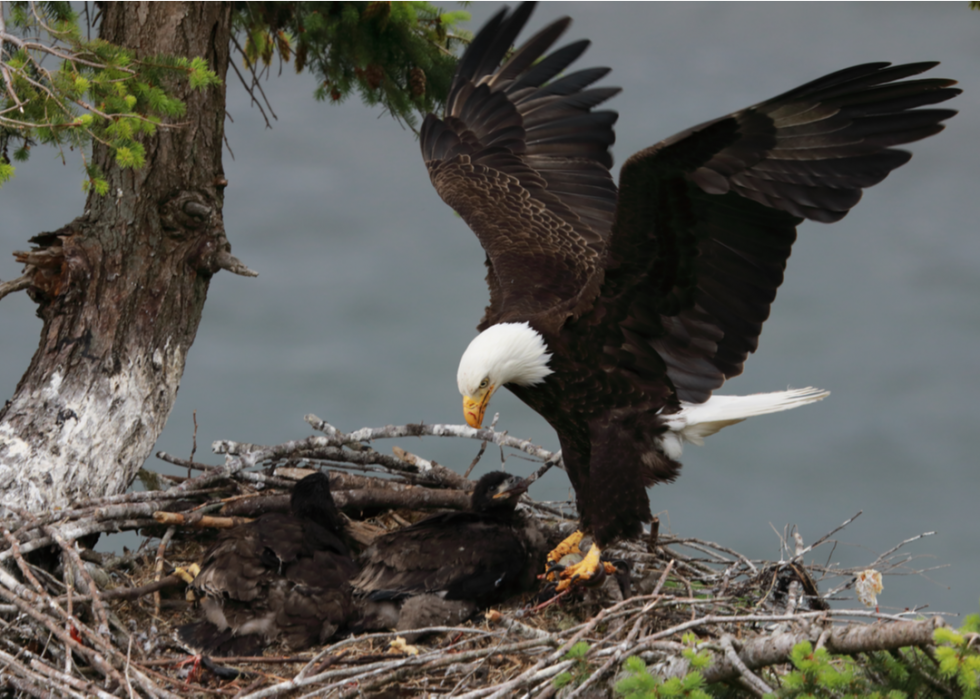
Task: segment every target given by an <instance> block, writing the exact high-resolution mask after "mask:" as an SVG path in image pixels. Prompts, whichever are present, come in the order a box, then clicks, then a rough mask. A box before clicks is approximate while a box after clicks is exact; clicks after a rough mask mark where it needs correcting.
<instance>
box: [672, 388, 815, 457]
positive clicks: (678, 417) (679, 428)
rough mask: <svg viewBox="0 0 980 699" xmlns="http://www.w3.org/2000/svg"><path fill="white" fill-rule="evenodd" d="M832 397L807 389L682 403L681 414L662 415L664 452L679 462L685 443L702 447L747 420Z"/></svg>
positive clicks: (720, 397)
mask: <svg viewBox="0 0 980 699" xmlns="http://www.w3.org/2000/svg"><path fill="white" fill-rule="evenodd" d="M829 395H830V391H824V390H822V389H819V388H812V387H807V388H792V389H790V390H788V391H775V392H774V393H753V394H752V395H750V396H711V398H709V399H708V400H706V401H705V402H704V403H681V410H680V411H679V412H676V413H674V414H673V415H664V416H662V417H663V421H664V423H666V425H667V429H668V431H667V432H666V433H665V434H664V435H663V437H662V440H663V441H662V446H663V450H664V452H665V453H666V454H667V456H669V457H670V458H672V459H677V458H680V455H681V451H682V450H683V448H684V442H690V443H691V444H697V445H701V444H704V438H705V437H709V436H711V435H713V434H714V433H715V432H717V431H718V430H720V429H721V428H722V427H728V426H729V425H734V424H735V423H736V422H741V421H742V420H744V419H745V418H748V417H752V416H754V415H765V414H766V413H778V412H780V411H782V410H791V409H793V408H798V407H800V406H801V405H806V404H807V403H815V402H816V401H818V400H823V399H824V398H826V397H827V396H829Z"/></svg>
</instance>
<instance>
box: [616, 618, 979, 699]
mask: <svg viewBox="0 0 980 699" xmlns="http://www.w3.org/2000/svg"><path fill="white" fill-rule="evenodd" d="M934 638H935V643H936V648H935V653H934V654H930V653H927V652H926V651H924V650H922V649H919V648H902V649H898V650H893V651H875V652H870V653H861V654H859V655H856V656H853V657H852V656H846V655H832V654H831V653H830V652H828V651H827V649H826V648H817V649H814V648H813V645H812V644H811V643H810V642H809V641H804V642H802V643H799V644H797V645H796V646H794V647H793V651H792V653H791V655H790V658H789V662H790V664H791V665H792V667H793V669H792V670H790V671H789V672H786V673H780V674H778V675H777V674H775V673H773V672H768V673H762V674H761V676H762V677H763V679H765V681H766V682H767V683H769V684H770V686H777V685H778V689H777V690H776V691H775V692H774V693H773V694H770V695H767V697H772V698H773V699H858V698H859V697H870V698H871V699H929V698H931V697H957V698H961V699H980V614H971V615H969V616H967V617H966V619H965V623H964V624H963V626H962V627H961V628H960V629H959V630H953V629H948V628H940V629H937V630H936V632H935V636H934ZM684 641H685V643H687V644H688V646H689V648H688V649H687V650H685V651H684V657H686V658H687V659H688V660H689V662H690V668H691V672H690V673H688V674H687V675H686V676H685V677H684V678H680V679H679V678H672V679H669V680H662V679H660V678H659V677H656V676H654V675H651V674H650V673H649V672H648V670H647V667H646V664H645V663H644V662H643V661H642V660H641V659H640V658H636V657H633V658H628V659H627V660H626V662H625V663H623V672H624V674H625V678H624V679H621V680H620V681H619V682H617V683H616V687H615V689H616V692H617V694H618V695H620V696H622V697H625V699H660V698H661V697H692V698H694V697H696V698H697V699H707V698H708V697H727V696H735V695H738V696H742V694H740V693H739V692H737V691H735V690H733V687H729V686H726V685H710V686H706V685H705V682H704V679H703V677H702V675H701V673H700V670H703V669H704V668H705V667H707V666H708V665H709V664H710V663H711V659H710V655H709V654H708V653H707V651H697V650H696V647H697V641H696V639H695V638H694V637H693V636H685V638H684Z"/></svg>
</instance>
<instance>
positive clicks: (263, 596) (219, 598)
mask: <svg viewBox="0 0 980 699" xmlns="http://www.w3.org/2000/svg"><path fill="white" fill-rule="evenodd" d="M343 532H344V521H343V518H342V517H341V515H340V512H339V511H338V510H337V506H336V505H335V504H334V501H333V496H332V495H331V493H330V480H329V478H328V477H327V476H326V475H325V474H323V473H314V474H312V475H310V476H307V477H306V478H304V479H303V480H301V481H300V482H299V483H297V484H296V486H295V488H294V489H293V494H292V497H291V498H290V513H289V514H282V513H272V514H266V515H263V516H262V517H260V518H258V519H257V520H255V521H254V522H250V523H248V524H245V525H242V526H240V527H235V528H234V529H229V530H228V531H227V532H224V533H222V534H221V535H220V536H219V537H218V540H217V541H216V542H215V543H214V545H213V546H211V548H210V549H209V550H208V552H207V553H206V554H205V556H204V560H203V562H202V564H201V572H200V573H199V574H198V576H197V578H195V580H194V582H193V583H192V584H191V586H190V587H191V590H193V592H194V594H195V595H196V596H197V597H198V599H200V600H201V609H202V612H203V616H204V620H203V621H199V622H196V623H193V624H188V625H186V626H182V627H180V629H178V634H179V636H180V638H181V640H182V641H184V642H185V643H186V644H187V645H189V646H191V647H192V648H195V649H196V650H198V651H199V652H201V653H204V654H209V655H219V656H228V655H256V654H259V653H261V652H262V649H264V648H265V647H266V646H268V645H269V644H271V643H272V642H274V641H275V640H277V639H281V640H282V641H283V642H284V643H285V644H286V645H287V646H289V647H290V648H292V649H293V650H301V649H303V648H307V647H309V646H311V645H314V644H317V643H324V642H325V641H326V640H327V639H329V638H330V637H331V636H333V635H334V634H335V633H336V632H337V631H338V629H340V628H341V627H343V626H344V625H345V624H346V623H347V621H348V620H349V619H350V617H351V614H352V612H353V601H352V598H351V589H350V584H349V581H350V579H351V577H352V576H353V575H354V574H355V573H356V572H357V566H356V564H355V563H354V561H353V560H352V559H351V556H350V552H349V551H348V549H347V546H346V545H345V544H344V541H343V539H342V536H343Z"/></svg>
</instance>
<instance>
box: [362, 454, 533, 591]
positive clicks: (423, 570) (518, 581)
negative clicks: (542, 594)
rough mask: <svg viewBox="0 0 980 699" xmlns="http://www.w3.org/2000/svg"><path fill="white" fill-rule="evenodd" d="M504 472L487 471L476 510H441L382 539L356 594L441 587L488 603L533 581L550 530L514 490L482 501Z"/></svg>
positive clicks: (368, 554) (369, 553) (370, 552)
mask: <svg viewBox="0 0 980 699" xmlns="http://www.w3.org/2000/svg"><path fill="white" fill-rule="evenodd" d="M506 477H507V476H506V474H503V473H500V472H494V473H491V474H487V475H486V476H484V477H483V479H481V480H480V482H479V483H478V484H477V489H476V490H475V491H474V502H475V503H477V504H476V507H474V508H473V509H472V510H470V511H465V512H444V513H440V514H436V515H433V516H431V517H427V518H426V519H424V520H422V521H420V522H417V523H415V524H413V525H411V526H409V527H405V528H404V529H399V530H397V531H394V532H391V533H390V534H386V535H384V536H381V537H379V538H378V539H376V540H375V541H374V542H373V543H372V544H371V546H369V547H368V548H367V549H366V550H365V551H364V553H363V554H362V556H361V558H360V564H361V567H362V569H361V572H360V573H359V574H358V575H357V577H356V578H355V579H354V580H353V581H352V585H353V587H354V590H355V592H356V594H358V595H360V596H362V597H365V598H367V599H370V600H373V601H384V600H396V601H398V600H404V599H405V598H408V597H414V596H417V595H438V596H439V597H441V598H442V599H445V600H450V601H452V600H465V601H469V602H472V603H473V604H474V605H475V606H476V607H482V606H486V605H489V604H493V603H495V602H498V601H500V600H503V599H506V598H507V597H509V596H511V595H514V594H517V593H519V592H522V591H524V590H527V589H530V588H531V587H532V586H533V584H534V582H535V579H536V575H537V573H538V572H539V568H540V567H541V566H542V565H543V564H544V556H545V552H546V548H547V547H546V545H545V540H544V536H543V535H542V534H541V533H540V531H539V530H538V528H537V526H536V524H535V522H534V521H532V520H528V519H525V517H524V516H523V515H522V514H521V513H519V512H517V511H515V509H514V506H515V504H516V498H515V499H513V500H511V501H509V502H508V501H504V502H501V503H500V504H499V505H498V504H496V503H492V501H489V500H486V499H485V500H484V501H485V502H488V503H492V505H491V506H482V507H481V506H480V505H479V504H478V502H479V497H480V493H481V488H482V489H483V491H484V494H485V492H486V491H487V490H488V489H490V488H496V487H497V485H498V484H499V483H500V482H502V480H503V478H506ZM521 492H523V491H521ZM518 497H519V493H518Z"/></svg>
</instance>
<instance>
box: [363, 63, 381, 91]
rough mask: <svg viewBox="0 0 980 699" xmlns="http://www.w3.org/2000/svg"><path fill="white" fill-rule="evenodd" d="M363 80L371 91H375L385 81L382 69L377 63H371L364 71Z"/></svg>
mask: <svg viewBox="0 0 980 699" xmlns="http://www.w3.org/2000/svg"><path fill="white" fill-rule="evenodd" d="M364 79H365V80H367V84H368V85H370V87H371V89H372V90H377V89H378V88H379V87H381V83H382V82H383V81H384V79H385V71H384V68H382V67H381V66H379V65H378V64H377V63H372V64H371V65H369V66H368V67H367V68H366V69H365V70H364Z"/></svg>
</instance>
